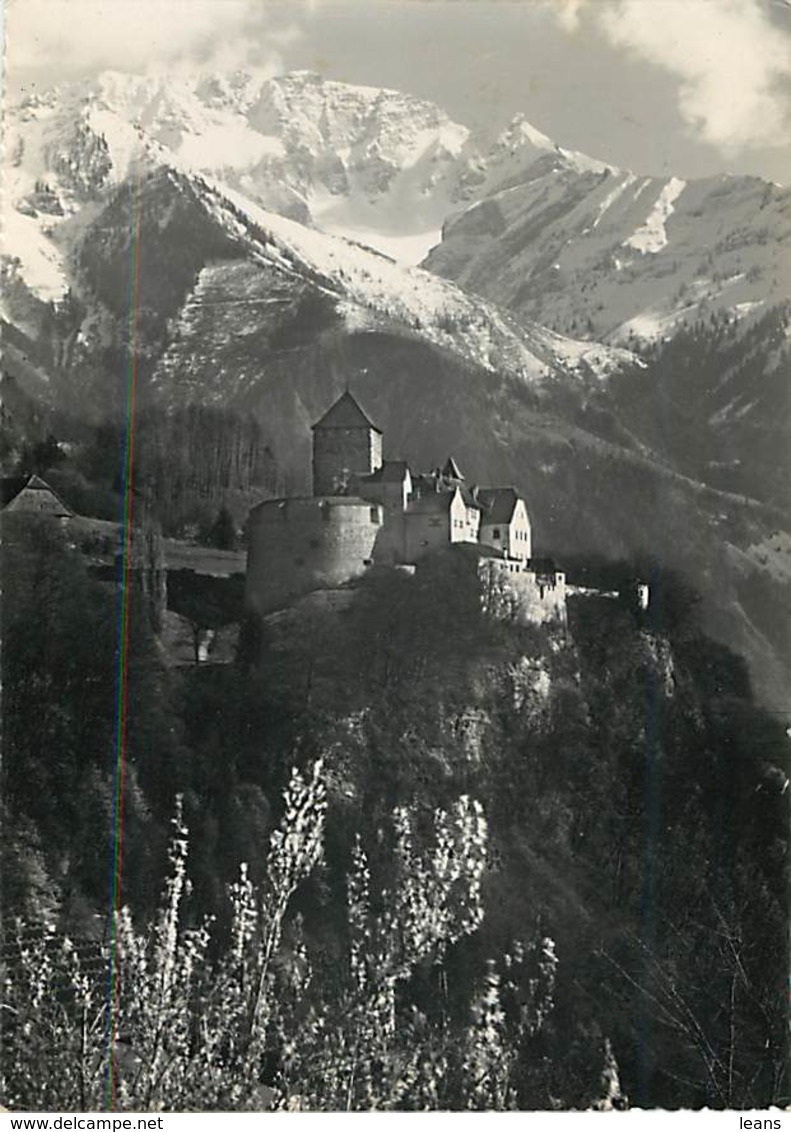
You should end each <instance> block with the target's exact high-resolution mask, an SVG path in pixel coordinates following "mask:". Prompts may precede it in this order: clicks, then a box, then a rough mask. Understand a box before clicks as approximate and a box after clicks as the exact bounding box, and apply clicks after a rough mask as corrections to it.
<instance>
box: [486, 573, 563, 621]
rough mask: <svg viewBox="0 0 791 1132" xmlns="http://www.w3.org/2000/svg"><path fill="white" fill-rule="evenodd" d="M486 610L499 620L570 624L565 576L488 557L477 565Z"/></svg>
mask: <svg viewBox="0 0 791 1132" xmlns="http://www.w3.org/2000/svg"><path fill="white" fill-rule="evenodd" d="M478 576H479V578H480V580H481V586H482V594H481V597H482V601H483V607H484V610H485V611H486V612H487V613H489V614H490V615H491V616H492V617H496V618H497V619H498V620H504V621H515V622H517V623H519V624H523V625H545V624H549V623H555V624H560V625H565V624H567V621H568V615H567V610H566V575H565V574H564V573H562V571H553V572H548V573H545V574H539V573H537V572H536V571H534V570H525V569H523V568H522V566H521V563H519V562H513V561H510V562H509V561H507V560H504V559H496V558H486V559H483V560H481V562H480V563H479V565H478Z"/></svg>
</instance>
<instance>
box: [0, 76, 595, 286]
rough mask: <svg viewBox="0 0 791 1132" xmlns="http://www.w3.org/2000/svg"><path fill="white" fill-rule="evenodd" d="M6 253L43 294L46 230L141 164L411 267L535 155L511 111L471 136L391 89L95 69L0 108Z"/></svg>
mask: <svg viewBox="0 0 791 1132" xmlns="http://www.w3.org/2000/svg"><path fill="white" fill-rule="evenodd" d="M6 136H7V140H6V152H7V154H8V156H9V161H8V162H7V168H6V178H5V192H4V197H5V212H4V229H5V243H6V253H7V254H8V255H10V256H15V257H17V258H18V259H19V260H20V261H21V263H22V265H23V270H24V274H25V278H26V279H27V280H28V282H29V283H30V284H31V285H32V286H33V287H34V288H35V289H36V290H37V291H38V293H39V294H41V295H42V296H44V297H47V298H51V299H57V297H58V296H59V295H60V294H62V293H63V291H64V289H65V286H66V282H65V273H64V272H63V270H62V265H61V263H60V257H59V255H58V252H57V249H55V248H53V247H52V242H51V240H50V236H51V235H52V234H53V233H54V232H55V230H56V229H59V228H60V227H62V221H63V219H64V218H67V217H71V216H74V215H75V214H76V213H79V212H80V211H81V209H82V207H83V206H84V205H85V204H86V202H89V201H91V200H93V199H94V198H95V197H96V196H97V194H100V193H101V192H102V190H104V189H106V188H107V187H109V186H112V185H113V184H119V183H120V182H122V181H123V180H124V179H125V178H126V177H127V176H128V175H129V173H130V171H131V170H132V169H133V168H135V167H136V166H137V165H139V164H140V163H143V164H145V165H146V166H147V167H149V168H150V167H153V166H156V165H158V164H162V163H166V164H169V165H172V166H174V167H176V168H178V169H180V170H183V171H185V172H198V173H203V174H206V175H209V176H211V177H213V178H215V179H217V180H219V181H221V182H223V183H224V184H225V185H227V186H228V187H230V188H232V189H235V190H236V191H238V192H240V193H242V194H243V195H244V196H245V197H246V198H248V199H249V200H250V201H251V202H253V203H255V204H258V205H260V206H262V207H264V208H268V209H271V210H273V211H276V212H281V213H283V214H284V215H287V216H290V217H291V218H293V219H296V220H300V221H302V222H305V223H310V222H315V223H316V224H317V225H318V226H320V227H321V228H323V229H324V230H325V231H328V232H332V233H337V234H341V235H348V236H351V237H352V238H355V239H358V240H360V241H362V242H364V243H368V244H371V245H372V246H374V247H376V248H378V249H379V250H381V251H384V252H387V253H390V254H392V255H393V256H394V257H395V258H397V259H400V260H403V261H405V262H411V263H417V262H418V261H419V260H420V259H421V258H422V257H423V256H424V255H425V254H426V252H427V251H428V250H429V248H430V247H431V246H432V244H434V243H436V242H437V241H438V240H439V238H440V232H441V226H442V223H443V221H444V220H445V218H446V217H447V216H448V214H449V213H450V212H451V211H453V210H456V209H458V208H459V207H463V205H464V204H465V202H468V201H471V200H475V199H478V198H479V197H480V196H481V195H483V194H485V193H487V192H488V191H490V190H491V189H492V188H494V187H495V186H497V185H498V184H500V183H502V182H503V181H504V180H506V179H508V178H512V177H513V176H515V175H517V174H518V173H519V172H520V171H521V170H523V169H525V168H527V167H529V165H530V164H531V163H532V162H533V161H534V160H535V159H536V158H537V157H538V156H540V155H542V154H546V153H547V152H550V153H556V154H557V155H558V156H563V158H564V160H566V161H567V162H568V163H569V164H570V167H575V168H579V169H581V170H585V169H587V170H601V169H604V168H605V167H604V166H602V165H601V164H600V163H598V162H594V161H592V160H590V159H588V158H585V157H584V156H583V155H581V154H571V153H568V154H564V151H560V150H557V149H556V147H555V146H554V143H553V142H552V141H551V140H550V139H549V138H547V137H546V136H545V135H543V134H542V133H541V132H540V131H538V130H536V129H535V128H534V127H532V126H530V125H529V123H528V122H527V121H526V120H524V118H522V117H518V118H516V119H514V121H513V122H511V123H510V124H509V126H508V127H507V128H506V129H505V130H503V131H502V132H501V133H499V134H497V135H494V136H492V137H473V136H472V135H471V134H470V131H469V130H468V129H467V128H466V127H464V126H461V125H459V124H458V123H456V122H452V121H451V120H450V119H449V118H448V116H447V115H446V114H445V113H444V112H443V111H442V110H440V109H439V108H438V107H436V106H434V105H432V104H431V103H429V102H425V101H422V100H420V99H416V98H412V97H411V96H409V95H406V94H401V93H399V92H397V91H391V90H380V89H377V88H372V87H361V86H352V85H349V84H345V83H339V82H330V81H324V80H322V79H321V78H319V77H318V76H317V75H314V74H311V73H308V72H296V73H292V74H287V75H284V76H281V77H278V78H268V79H265V78H263V77H262V76H260V75H256V74H254V73H247V72H239V73H236V74H231V75H211V74H210V75H197V76H192V77H187V76H184V75H176V76H156V77H152V76H146V77H143V76H135V75H127V74H120V73H116V72H106V73H104V74H102V75H100V76H98V77H97V78H95V79H93V80H91V81H86V82H83V83H71V84H64V85H61V86H56V87H53V88H52V89H51V90H49V91H48V92H46V93H45V94H42V95H33V96H30V97H29V98H27V99H25V100H23V101H22V102H21V103H20V104H19V105H18V106H16V107H12V108H10V111H9V116H8V123H7V135H6Z"/></svg>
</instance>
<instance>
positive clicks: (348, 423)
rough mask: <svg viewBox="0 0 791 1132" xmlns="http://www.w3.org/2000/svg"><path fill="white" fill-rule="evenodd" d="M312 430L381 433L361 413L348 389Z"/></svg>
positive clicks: (366, 416) (365, 415)
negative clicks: (366, 430)
mask: <svg viewBox="0 0 791 1132" xmlns="http://www.w3.org/2000/svg"><path fill="white" fill-rule="evenodd" d="M313 428H314V429H316V428H372V429H373V430H374V432H378V433H381V431H382V430H381V429H380V428H377V426H376V425H375V424H374V423H373V421H372V420H371V419H370V417H369V416H368V415H367V414H366V413H365V412H363V410H362V409H361V408H360V406H359V404H358V403H357V401H355V399H354V397H352V395H351V393H350V392H349V390H348V389H347V390H346V392H345V393H342V394H341V396H340V397H339V398H338V400H337V401H336V402H335V404H334V405H332V406H331V407H330V408H329V409H328V410H327V412H326V413H325V414H324V416H323V417H320V418H319V420H317V421H316V423H315V424H314V425H313Z"/></svg>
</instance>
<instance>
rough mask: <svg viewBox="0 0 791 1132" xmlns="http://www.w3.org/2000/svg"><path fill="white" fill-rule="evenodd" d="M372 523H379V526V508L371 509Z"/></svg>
mask: <svg viewBox="0 0 791 1132" xmlns="http://www.w3.org/2000/svg"><path fill="white" fill-rule="evenodd" d="M371 522H372V523H377V524H378V522H379V508H378V507H372V508H371Z"/></svg>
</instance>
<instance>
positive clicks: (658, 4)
mask: <svg viewBox="0 0 791 1132" xmlns="http://www.w3.org/2000/svg"><path fill="white" fill-rule="evenodd" d="M772 8H774V9H775V10H776V9H777V5H772V6H771V7H770V5H769V4H767V3H765V2H764V0H587V3H586V2H584V0H555V3H554V4H553V5H552V11H553V13H554V15H555V17H556V19H557V20H558V22H559V23H560V24H561V26H563V27H565V28H566V29H567V30H571V31H573V30H577V29H579V27H580V23H581V21H582V20H583V18H584V19H585V20H586V21H589V22H590V24H591V26H594V27H596V28H598V30H599V31H600V32H601V33H602V34H603V35H604V36H605V37H606V38H607V39H608V40H609V42H610V43H611V44H612V45H613V46H614V47H616V48H620V49H622V50H624V51H625V52H627V53H628V54H630V55H632V56H634V57H636V58H638V59H641V60H644V61H645V62H647V63H652V64H654V65H655V66H658V67H662V68H664V69H665V70H667V71H668V72H670V73H671V74H673V75H675V76H676V78H677V79H678V109H679V112H680V113H681V116H682V118H683V119H684V121H685V122H686V124H687V126H688V128H689V129H690V131H691V132H692V133H694V134H695V135H696V136H697V137H699V138H700V139H702V140H703V141H706V142H708V143H710V144H711V145H713V146H716V147H717V148H719V149H721V150H723V151H726V152H727V151H733V150H736V149H744V148H747V147H752V146H767V145H770V146H771V145H784V144H787V141H788V136H789V123H790V122H791V91H790V90H789V78H790V77H791V36H790V35H789V29H788V26H787V25H788V21H787V20H785V21H784V24H785V26H783V24H781V23H780V21H779V19H778V18H773V16H772ZM783 15H786V13H785V12H784V13H783Z"/></svg>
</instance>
